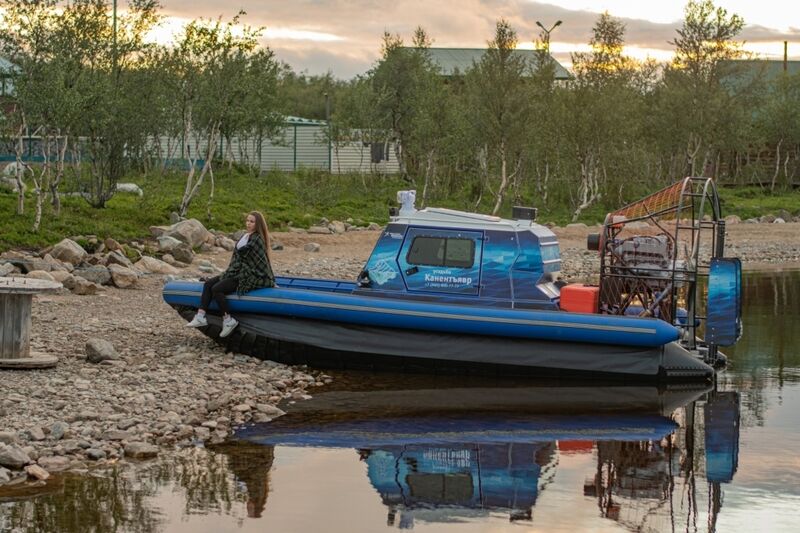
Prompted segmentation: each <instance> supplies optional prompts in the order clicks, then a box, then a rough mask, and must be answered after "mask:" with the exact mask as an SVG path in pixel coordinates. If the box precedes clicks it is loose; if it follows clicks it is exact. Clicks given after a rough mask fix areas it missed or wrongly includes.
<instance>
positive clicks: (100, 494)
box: [3, 468, 161, 533]
mask: <svg viewBox="0 0 800 533" xmlns="http://www.w3.org/2000/svg"><path fill="white" fill-rule="evenodd" d="M50 484H51V486H55V487H57V488H56V490H54V491H53V492H48V493H47V494H45V495H43V496H39V497H36V498H34V499H29V500H24V501H20V502H17V503H15V504H14V505H11V506H8V507H7V508H6V509H3V512H4V513H7V514H6V517H5V520H6V523H7V524H8V525H10V526H11V530H12V531H20V532H31V533H33V532H36V533H39V532H42V531H69V532H72V531H74V532H79V531H80V532H88V531H91V532H96V533H104V532H107V531H108V532H111V531H118V530H120V529H124V530H126V531H131V532H137V533H138V532H150V531H157V530H159V529H161V527H160V526H161V517H160V512H159V510H158V509H157V508H155V507H154V506H152V505H151V504H150V503H149V500H150V499H151V497H152V496H154V495H155V494H156V493H157V492H158V490H159V484H158V483H152V482H145V483H142V482H140V481H139V480H137V479H135V477H134V476H130V475H128V473H127V472H124V471H122V469H120V468H115V469H113V470H112V471H111V472H110V473H109V475H108V476H107V477H106V476H93V475H87V476H78V475H69V474H68V475H65V476H63V477H59V478H56V479H53V480H52V481H51V482H50Z"/></svg>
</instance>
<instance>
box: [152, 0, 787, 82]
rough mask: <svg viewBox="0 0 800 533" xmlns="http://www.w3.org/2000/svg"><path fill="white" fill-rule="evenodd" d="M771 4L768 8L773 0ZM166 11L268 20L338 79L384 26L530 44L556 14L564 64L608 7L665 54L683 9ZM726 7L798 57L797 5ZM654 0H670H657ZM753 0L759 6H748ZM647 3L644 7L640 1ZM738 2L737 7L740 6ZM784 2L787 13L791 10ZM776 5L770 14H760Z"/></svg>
mask: <svg viewBox="0 0 800 533" xmlns="http://www.w3.org/2000/svg"><path fill="white" fill-rule="evenodd" d="M771 2H772V3H774V4H775V5H774V6H773V8H770V3H771ZM163 3H164V11H163V12H164V14H165V15H167V17H169V18H168V19H167V20H166V21H165V26H166V27H168V28H169V30H171V31H167V30H166V29H162V30H161V31H160V32H159V41H162V40H163V38H164V37H163V36H164V35H165V34H166V33H174V30H175V28H176V27H177V28H179V27H180V24H178V23H176V22H175V21H186V20H189V19H190V18H193V17H200V16H202V17H206V18H213V19H216V18H217V17H219V16H222V17H223V20H229V19H230V18H232V17H233V16H234V15H235V14H236V13H237V12H238V11H239V10H240V9H243V10H244V11H246V12H247V15H246V16H244V17H243V20H244V21H245V22H246V23H248V24H250V25H252V26H264V27H266V31H265V33H264V44H266V45H267V46H269V47H270V48H271V49H272V50H274V51H275V53H276V55H277V57H278V58H279V59H281V60H283V61H285V62H287V63H289V64H290V65H291V66H292V67H294V68H295V70H298V71H303V70H305V71H307V72H309V73H312V74H318V73H324V72H326V71H331V72H333V74H334V75H335V76H336V77H339V78H345V79H346V78H350V77H352V76H354V75H357V74H360V73H363V72H364V71H366V70H367V69H368V68H369V67H370V66H371V65H372V64H374V62H375V61H376V60H377V58H378V56H379V54H380V42H381V36H382V35H383V33H384V31H388V32H390V33H397V34H400V35H401V36H402V37H403V38H405V39H406V40H407V41H410V38H411V35H412V33H413V31H414V28H416V27H417V26H422V27H423V28H425V30H426V31H427V32H428V34H429V35H430V36H431V37H432V38H433V40H434V46H443V47H469V48H480V47H485V46H486V43H487V41H489V40H490V39H491V38H492V35H493V32H494V25H495V22H496V21H497V20H498V19H499V18H501V17H502V18H505V19H507V20H508V21H509V22H510V23H511V24H512V26H513V27H514V28H515V29H516V30H517V32H518V34H519V37H520V46H522V47H525V48H529V47H532V46H533V40H534V39H535V38H536V37H537V36H538V35H539V28H538V27H537V26H536V21H537V20H540V21H542V23H543V24H545V25H546V26H549V25H550V24H552V23H553V22H555V21H556V20H562V21H563V23H562V24H561V26H559V27H558V28H556V29H555V30H554V31H553V33H552V35H551V49H552V51H553V53H554V55H555V57H556V58H557V59H559V60H560V61H562V62H564V63H569V56H570V52H576V51H585V50H586V46H587V43H588V41H589V38H590V36H591V29H592V26H593V25H594V23H595V22H596V21H597V17H598V13H600V12H602V11H603V10H604V9H608V10H609V12H610V13H611V14H612V15H614V16H616V17H618V18H620V19H621V20H622V21H623V22H624V23H625V25H626V29H627V31H626V42H627V43H628V45H629V48H628V49H627V50H626V51H627V53H629V54H630V55H633V56H634V57H639V58H644V57H647V56H649V57H652V58H654V59H657V60H666V59H669V57H670V55H671V53H672V49H673V47H672V45H670V44H669V41H671V40H673V39H674V38H675V36H676V33H675V30H676V29H677V28H679V27H680V21H681V19H682V17H683V5H684V4H683V3H682V2H670V3H666V2H661V3H652V2H645V3H642V2H626V1H624V0H604V1H594V0H551V1H550V2H549V3H543V2H535V1H527V0H507V1H503V0H440V1H438V2H423V1H420V0H395V1H392V2H387V1H378V0H330V1H320V0H296V1H293V2H278V1H272V0H261V1H258V0H240V1H239V3H237V4H220V3H218V2H213V1H210V0H191V1H190V0H163ZM717 3H718V4H719V5H722V6H724V7H726V8H727V9H729V11H731V12H737V13H741V14H742V16H744V17H745V22H746V23H747V22H748V16H750V17H751V18H753V19H754V22H755V24H753V25H749V26H746V28H745V30H744V32H743V33H742V36H741V37H742V39H744V40H745V41H747V43H748V45H747V48H748V49H749V50H752V51H755V52H757V53H759V54H762V55H765V56H768V57H773V58H774V57H778V56H780V55H781V54H782V53H783V48H782V41H783V40H789V41H790V54H791V55H792V56H798V57H800V28H797V27H792V26H791V24H787V22H786V21H791V20H796V21H797V25H800V15H798V16H797V17H794V18H792V16H793V15H792V13H794V11H796V10H797V9H798V8H794V7H787V5H786V4H785V2H779V0H762V1H761V2H758V3H757V5H756V4H754V3H752V2H750V3H744V2H740V1H739V0H729V1H728V2H726V1H718V2H717ZM660 4H667V5H666V7H665V6H661V5H660ZM750 4H753V5H755V6H756V7H752V6H751V5H750ZM643 6H646V8H645V7H643ZM740 10H741V11H740ZM787 10H788V11H787ZM770 12H773V13H778V15H777V18H775V19H770V18H768V17H766V16H765V15H764V13H767V14H768V13H770Z"/></svg>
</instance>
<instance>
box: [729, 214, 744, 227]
mask: <svg viewBox="0 0 800 533" xmlns="http://www.w3.org/2000/svg"><path fill="white" fill-rule="evenodd" d="M741 223H742V219H741V218H740V217H739V216H737V215H728V216H726V217H725V224H728V225H731V224H741Z"/></svg>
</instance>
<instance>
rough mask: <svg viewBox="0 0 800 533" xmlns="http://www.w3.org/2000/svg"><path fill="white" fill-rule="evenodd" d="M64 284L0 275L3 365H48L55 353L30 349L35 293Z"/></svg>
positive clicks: (55, 360)
mask: <svg viewBox="0 0 800 533" xmlns="http://www.w3.org/2000/svg"><path fill="white" fill-rule="evenodd" d="M60 288H61V284H60V283H57V282H54V281H45V280H39V279H27V278H0V368H16V369H22V368H47V367H51V366H55V365H56V363H58V357H56V356H54V355H47V354H40V353H34V352H31V306H32V303H33V295H34V294H36V293H40V292H48V291H54V290H58V289H60Z"/></svg>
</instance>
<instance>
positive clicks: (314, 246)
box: [303, 242, 319, 252]
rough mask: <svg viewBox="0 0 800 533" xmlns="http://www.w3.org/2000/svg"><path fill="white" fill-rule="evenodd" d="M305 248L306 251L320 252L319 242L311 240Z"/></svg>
mask: <svg viewBox="0 0 800 533" xmlns="http://www.w3.org/2000/svg"><path fill="white" fill-rule="evenodd" d="M303 250H304V251H306V252H319V244H318V243H316V242H309V243H306V244H305V246H303Z"/></svg>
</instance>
